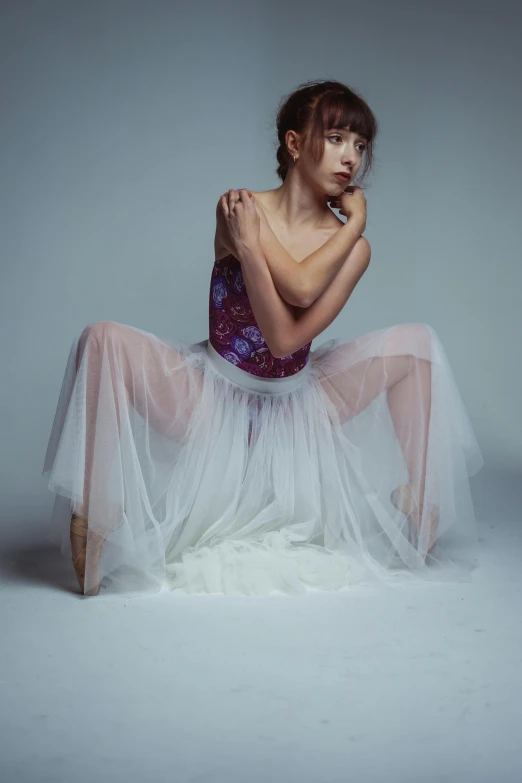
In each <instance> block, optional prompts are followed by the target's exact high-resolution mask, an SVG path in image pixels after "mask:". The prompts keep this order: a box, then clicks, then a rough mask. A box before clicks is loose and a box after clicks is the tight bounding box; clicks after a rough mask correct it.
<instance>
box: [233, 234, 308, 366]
mask: <svg viewBox="0 0 522 783" xmlns="http://www.w3.org/2000/svg"><path fill="white" fill-rule="evenodd" d="M236 252H238V256H239V258H238V261H240V262H241V271H242V274H243V280H244V281H245V286H246V290H247V294H248V298H249V300H250V304H251V305H252V310H253V313H254V316H255V319H256V321H257V323H258V326H259V328H260V330H261V333H262V335H263V338H264V340H265V342H266V344H267V346H268V349H269V351H270V353H271V354H272V355H273V356H275V357H276V358H279V357H281V356H287V354H286V353H285V346H286V344H287V342H288V339H289V335H293V334H294V330H295V328H296V324H297V319H296V314H295V308H294V307H292V305H290V304H289V303H288V302H286V301H285V300H284V299H283V298H282V296H281V295H280V294H279V292H278V291H277V289H276V287H275V285H274V281H273V280H272V275H271V274H270V270H269V269H268V266H267V263H266V261H265V258H264V256H263V251H262V250H261V247H260V246H256V247H251V248H242V249H241V250H238V251H236ZM281 346H283V350H281Z"/></svg>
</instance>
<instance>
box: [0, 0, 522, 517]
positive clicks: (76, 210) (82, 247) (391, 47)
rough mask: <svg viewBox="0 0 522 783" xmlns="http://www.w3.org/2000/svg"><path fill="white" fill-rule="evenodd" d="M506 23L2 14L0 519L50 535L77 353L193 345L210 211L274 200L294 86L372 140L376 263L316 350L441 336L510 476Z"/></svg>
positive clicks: (515, 457)
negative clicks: (132, 338)
mask: <svg viewBox="0 0 522 783" xmlns="http://www.w3.org/2000/svg"><path fill="white" fill-rule="evenodd" d="M520 17H521V14H520V12H519V11H518V12H517V10H516V5H515V4H507V3H495V4H494V5H493V6H492V5H491V3H489V2H487V3H486V2H457V3H454V2H449V1H448V2H438V3H436V4H433V3H432V2H391V3H384V2H382V3H377V2H368V1H367V0H365V2H364V3H348V2H345V3H338V2H336V3H332V4H322V3H314V2H299V3H293V2H286V3H285V2H277V3H270V2H266V1H264V2H219V3H201V2H192V3H191V4H190V5H188V4H181V3H177V2H167V1H166V0H163V1H160V0H147V2H145V0H142V1H141V2H137V0H132V1H131V0H126V1H125V2H124V1H123V0H89V2H80V1H79V0H76V2H73V0H69V2H64V1H62V2H59V1H58V0H45V2H44V1H43V0H42V1H41V2H36V1H35V2H28V1H27V0H18V2H16V3H3V4H2V6H1V7H0V25H1V30H0V35H1V46H0V57H1V69H0V80H1V85H2V93H1V97H2V101H1V106H2V120H1V128H0V133H1V134H2V145H1V156H2V161H1V192H2V210H1V216H2V218H1V219H2V226H1V232H0V243H1V256H0V258H1V301H0V304H1V307H0V319H1V326H2V338H3V339H2V381H3V382H2V385H1V391H0V411H1V416H2V439H1V441H0V448H1V454H0V470H1V473H2V485H1V491H2V509H1V512H2V518H3V519H4V520H7V519H9V521H10V522H16V519H17V518H21V517H22V515H24V514H25V515H27V514H28V512H30V514H31V516H32V518H33V519H35V514H38V517H39V518H40V519H41V525H42V526H43V525H44V524H45V518H46V516H47V514H48V512H49V511H50V508H51V504H52V500H53V497H52V496H51V494H50V493H48V491H47V488H46V483H45V479H44V478H43V477H42V476H41V470H42V466H43V459H44V455H45V449H46V446H47V439H48V437H49V433H50V428H51V424H52V419H53V416H54V412H55V407H56V403H57V399H58V394H59V392H60V386H61V382H62V377H63V372H64V369H65V363H66V359H67V356H68V352H69V349H70V346H71V342H72V340H73V338H74V336H75V335H77V334H79V332H80V331H81V330H82V329H83V327H84V326H85V325H87V324H89V323H92V322H94V321H99V320H114V321H118V322H120V323H126V324H131V325H134V326H137V327H139V328H141V329H145V330H147V331H151V332H154V333H156V334H158V335H160V336H169V335H172V336H175V337H177V338H179V339H181V340H184V341H187V342H196V341H199V340H202V339H203V338H205V337H206V335H207V329H208V324H207V317H208V292H209V282H210V272H211V268H212V264H213V238H214V215H215V207H216V202H217V198H218V197H219V195H220V194H221V193H222V192H224V191H225V190H227V189H228V188H229V187H234V188H239V187H249V188H251V189H253V190H266V189H269V188H272V187H276V186H277V185H278V184H279V180H278V179H277V177H276V175H275V168H276V160H275V138H276V137H275V126H274V117H275V113H276V109H277V105H278V102H279V100H280V98H281V97H282V96H283V95H285V94H287V93H288V92H290V91H291V90H293V89H295V88H296V87H297V85H298V84H299V83H301V82H303V81H305V80H308V79H323V78H335V79H339V80H340V81H343V82H345V83H347V84H348V85H350V86H352V87H354V88H355V89H356V90H357V91H358V92H360V93H361V94H362V95H363V97H364V98H365V99H366V100H367V101H368V102H369V104H370V106H371V107H372V109H373V110H374V112H375V114H376V116H377V119H378V121H379V123H380V136H379V138H378V140H377V146H376V169H375V175H374V176H373V177H372V178H371V180H370V183H369V184H370V187H369V189H368V191H367V193H366V196H367V202H368V221H367V228H366V232H365V235H366V236H367V238H368V240H369V241H370V243H371V245H372V261H371V265H370V268H369V270H368V272H367V274H366V275H365V276H364V278H363V280H362V281H361V283H360V285H359V286H358V288H357V289H356V291H355V293H354V295H353V297H352V299H351V300H350V301H349V303H348V304H347V306H346V307H345V309H344V311H343V312H342V313H341V314H340V315H339V317H338V318H337V319H336V321H335V322H334V323H333V324H332V325H331V326H330V327H329V329H328V330H326V331H325V332H324V333H323V334H322V335H320V336H319V337H318V338H316V340H315V341H314V345H313V347H314V348H315V347H317V346H318V345H320V344H321V343H322V342H323V341H324V340H326V339H329V338H330V337H333V336H341V337H342V338H345V339H348V338H349V337H351V336H356V335H358V334H362V333H364V332H366V331H370V330H372V329H376V328H380V327H383V326H386V325H389V324H393V323H402V322H407V321H423V322H427V323H429V324H431V326H433V328H434V329H435V330H436V331H437V333H438V335H439V337H440V339H441V341H442V344H443V345H444V347H445V350H446V352H447V354H448V357H449V359H450V362H451V364H452V367H453V370H454V373H455V377H456V380H457V382H458V385H459V388H460V390H461V393H462V396H463V398H464V401H465V403H466V405H467V407H468V410H469V413H470V416H471V419H472V421H473V424H474V426H475V428H476V431H477V435H478V438H479V442H480V444H481V447H482V449H483V452H484V456H485V459H486V463H487V465H489V466H490V467H491V466H493V467H495V466H496V467H497V468H499V469H501V470H502V469H509V471H510V472H511V471H515V472H518V471H519V470H520V466H521V463H522V455H521V447H520V444H521V441H522V420H521V416H520V391H521V366H520V335H521V332H522V321H521V314H520V298H521V293H520V292H521V282H522V280H521V271H520V242H521V231H520V214H521V189H520V182H519V178H520V171H521V163H522V153H521V143H520V139H521V137H522V112H521V108H520V88H521V75H522V74H521V71H522V68H521V59H520V54H519V48H518V47H519V30H520V22H521V18H520Z"/></svg>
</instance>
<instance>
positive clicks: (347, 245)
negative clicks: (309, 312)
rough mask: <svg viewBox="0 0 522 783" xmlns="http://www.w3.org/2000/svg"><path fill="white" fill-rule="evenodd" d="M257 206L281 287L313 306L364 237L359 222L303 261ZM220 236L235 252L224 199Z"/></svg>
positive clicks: (288, 296)
mask: <svg viewBox="0 0 522 783" xmlns="http://www.w3.org/2000/svg"><path fill="white" fill-rule="evenodd" d="M255 206H256V210H257V213H258V215H259V218H260V233H259V238H260V244H261V250H262V253H263V255H264V258H265V260H266V263H267V265H268V269H269V271H270V274H271V276H272V280H273V281H274V285H275V287H276V289H277V291H278V292H279V294H280V295H281V296H282V298H283V299H284V300H285V301H286V302H288V304H290V305H295V306H297V307H310V305H311V304H313V302H315V300H316V299H317V298H318V297H319V296H320V295H321V294H322V293H323V291H325V289H326V288H327V287H328V285H330V283H331V282H332V280H333V279H334V278H335V276H336V274H337V273H338V271H339V269H340V268H341V267H342V266H343V265H344V262H345V261H346V260H347V258H348V256H349V255H350V253H351V252H352V250H353V248H354V247H355V245H356V243H357V241H358V240H359V239H360V238H362V237H361V234H360V232H359V230H358V228H357V223H354V222H353V221H352V222H349V221H348V222H347V223H345V224H344V225H342V226H341V227H340V228H339V231H336V233H335V234H334V235H333V236H332V237H330V239H329V240H328V241H327V242H325V243H324V244H323V245H321V247H320V248H319V249H318V250H315V251H314V252H313V253H310V255H309V256H307V257H306V258H305V259H303V261H296V260H295V258H293V257H292V256H291V255H290V253H288V251H287V250H285V248H284V247H283V245H282V244H281V243H280V242H279V240H278V239H277V237H276V235H275V234H274V232H273V231H272V229H271V228H270V225H269V223H268V220H267V218H266V215H265V213H264V211H263V208H262V207H261V206H260V204H259V203H258V202H257V201H256V202H255ZM216 237H219V242H220V244H221V245H222V246H223V247H225V248H226V249H227V250H229V252H231V253H232V252H233V249H231V248H230V247H229V246H228V243H227V238H228V236H227V229H226V224H225V219H224V216H223V212H222V210H221V208H220V201H218V205H217V208H216Z"/></svg>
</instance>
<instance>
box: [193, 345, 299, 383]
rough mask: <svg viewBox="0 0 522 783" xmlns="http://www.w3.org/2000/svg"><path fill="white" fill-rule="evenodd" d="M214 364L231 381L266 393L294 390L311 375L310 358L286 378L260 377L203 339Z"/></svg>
mask: <svg viewBox="0 0 522 783" xmlns="http://www.w3.org/2000/svg"><path fill="white" fill-rule="evenodd" d="M205 342H206V349H207V353H208V356H209V359H210V361H211V362H212V366H213V367H214V368H215V369H216V370H217V372H219V373H220V374H221V375H224V376H225V378H228V380H229V381H232V382H233V383H236V384H237V385H238V386H242V387H243V388H244V389H248V390H249V391H254V392H262V393H265V394H280V393H281V392H287V391H293V390H294V389H297V388H298V387H299V386H301V384H302V383H303V382H304V381H305V380H306V378H308V376H309V375H310V359H308V362H307V364H305V366H304V367H303V369H302V370H299V371H298V372H296V373H294V374H293V375H289V376H288V377H286V378H260V377H259V376H258V375H253V374H252V373H250V372H247V371H246V370H243V369H242V368H241V367H237V366H236V365H235V364H232V362H229V361H228V360H227V359H225V358H224V357H223V356H221V354H219V353H218V352H217V351H216V349H215V348H214V346H213V345H212V343H211V342H210V340H207V341H204V340H203V341H202V343H200V345H203V346H204V345H205Z"/></svg>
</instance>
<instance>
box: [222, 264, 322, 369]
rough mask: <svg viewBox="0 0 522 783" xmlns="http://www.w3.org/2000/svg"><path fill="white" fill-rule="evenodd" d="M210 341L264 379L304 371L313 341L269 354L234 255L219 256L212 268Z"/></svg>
mask: <svg viewBox="0 0 522 783" xmlns="http://www.w3.org/2000/svg"><path fill="white" fill-rule="evenodd" d="M209 342H210V343H211V345H212V346H213V347H214V348H215V349H216V351H217V352H218V353H219V354H221V356H223V357H224V358H225V359H226V360H227V361H229V362H231V363H232V364H235V365H236V366H237V367H240V368H241V369H243V370H246V372H249V373H252V374H253V375H259V376H261V377H263V378H285V377H287V376H288V375H294V374H295V373H296V372H298V371H299V370H302V369H303V367H304V366H305V364H307V362H308V359H309V355H310V346H311V344H312V343H311V342H309V343H307V344H306V345H303V347H302V348H299V350H298V351H295V352H294V353H293V354H290V356H282V357H280V358H277V357H275V356H274V355H273V354H272V353H270V351H269V349H268V346H267V344H266V343H265V340H264V338H263V335H262V333H261V330H260V328H259V326H258V325H257V322H256V319H255V316H254V313H253V311H252V307H251V305H250V300H249V298H248V294H247V290H246V287H245V281H244V280H243V274H242V270H241V264H240V263H239V261H238V260H237V258H235V257H234V256H233V255H228V256H225V258H220V259H219V261H216V262H215V263H214V268H213V269H212V275H211V278H210V297H209Z"/></svg>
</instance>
